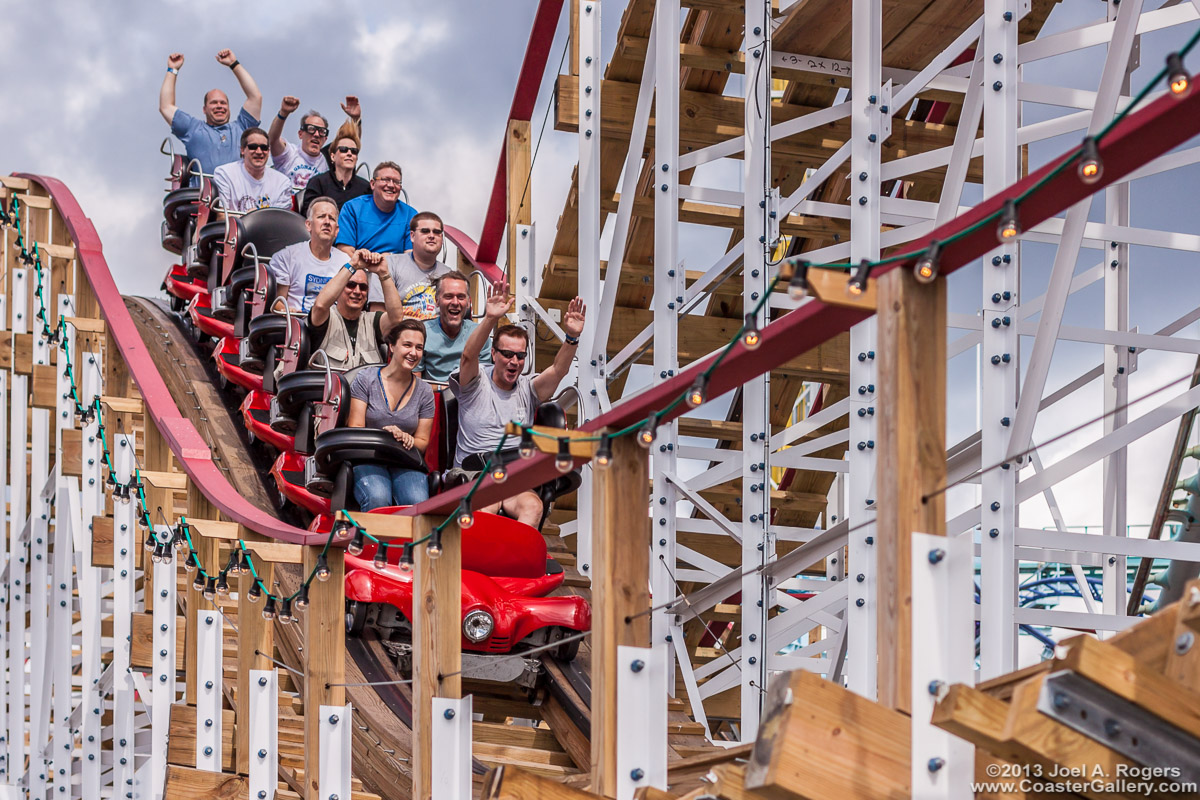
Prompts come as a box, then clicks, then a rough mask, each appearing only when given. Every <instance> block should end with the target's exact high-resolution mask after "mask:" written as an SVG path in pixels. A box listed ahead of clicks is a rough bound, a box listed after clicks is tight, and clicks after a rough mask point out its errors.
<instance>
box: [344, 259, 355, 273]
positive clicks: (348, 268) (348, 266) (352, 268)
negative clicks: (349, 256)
mask: <svg viewBox="0 0 1200 800" xmlns="http://www.w3.org/2000/svg"><path fill="white" fill-rule="evenodd" d="M344 266H345V269H346V271H347V272H349V273H350V274H351V275H353V274H354V273H356V272H358V269H357V268H355V267H352V266H350V262H346V264H345V265H344Z"/></svg>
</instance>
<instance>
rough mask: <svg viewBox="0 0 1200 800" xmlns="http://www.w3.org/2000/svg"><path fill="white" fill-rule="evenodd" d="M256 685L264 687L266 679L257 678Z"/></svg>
mask: <svg viewBox="0 0 1200 800" xmlns="http://www.w3.org/2000/svg"><path fill="white" fill-rule="evenodd" d="M163 627H164V628H165V627H166V626H165V625H164V626H163ZM258 685H259V686H266V685H267V679H266V678H259V679H258Z"/></svg>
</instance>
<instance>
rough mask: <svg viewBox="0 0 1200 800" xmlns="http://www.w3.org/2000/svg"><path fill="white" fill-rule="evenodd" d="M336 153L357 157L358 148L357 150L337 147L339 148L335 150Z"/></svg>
mask: <svg viewBox="0 0 1200 800" xmlns="http://www.w3.org/2000/svg"><path fill="white" fill-rule="evenodd" d="M337 151H338V152H339V153H349V154H351V155H354V156H356V155H358V148H357V147H339V148H338V149H337Z"/></svg>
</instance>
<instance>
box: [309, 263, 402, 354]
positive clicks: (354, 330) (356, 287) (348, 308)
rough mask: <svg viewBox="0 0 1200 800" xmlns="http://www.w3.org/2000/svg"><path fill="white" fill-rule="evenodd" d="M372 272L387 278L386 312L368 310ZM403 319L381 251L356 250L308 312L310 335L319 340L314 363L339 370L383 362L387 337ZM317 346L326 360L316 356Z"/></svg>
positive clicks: (314, 339)
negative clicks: (382, 346) (381, 347)
mask: <svg viewBox="0 0 1200 800" xmlns="http://www.w3.org/2000/svg"><path fill="white" fill-rule="evenodd" d="M368 273H370V274H375V275H378V276H379V278H380V280H381V281H382V282H383V298H384V302H385V303H386V304H387V311H386V312H383V311H365V310H364V309H365V308H366V305H367V275H368ZM401 319H403V312H402V311H401V309H400V295H399V294H398V293H397V292H396V287H395V286H393V285H392V276H391V275H390V274H389V273H388V269H387V261H386V260H385V259H384V258H383V256H382V255H380V254H378V253H372V252H370V251H367V250H355V251H354V252H353V253H351V254H350V263H348V264H347V265H346V266H345V267H344V268H342V269H340V270H338V271H337V274H336V275H334V276H333V277H332V278H330V279H329V282H328V283H326V284H325V287H324V288H323V289H321V292H320V294H318V295H317V299H316V300H314V301H313V304H312V308H311V309H310V310H309V312H308V334H309V340H310V341H312V342H315V343H316V345H315V346H314V347H313V358H312V359H310V363H311V365H312V366H313V367H314V368H315V367H323V366H324V365H325V364H326V363H328V364H329V366H330V367H332V368H333V369H339V370H347V369H353V368H354V367H360V366H362V365H363V364H380V363H382V362H383V355H382V353H381V351H380V344H381V343H382V342H383V337H384V336H386V335H387V332H388V331H390V330H391V329H392V328H393V327H394V326H395V325H397V324H399V322H400V320H401ZM318 350H320V351H323V352H324V353H325V360H324V361H322V360H321V359H320V358H319V357H317V356H316V353H317V351H318Z"/></svg>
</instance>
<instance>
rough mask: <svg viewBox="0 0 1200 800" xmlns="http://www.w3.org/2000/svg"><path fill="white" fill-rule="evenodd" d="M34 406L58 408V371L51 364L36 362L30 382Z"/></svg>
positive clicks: (31, 403) (32, 404)
mask: <svg viewBox="0 0 1200 800" xmlns="http://www.w3.org/2000/svg"><path fill="white" fill-rule="evenodd" d="M30 388H31V395H32V397H31V402H30V405H31V406H32V407H33V408H48V409H50V410H51V411H53V410H54V409H56V408H58V373H57V372H56V368H55V367H52V366H50V365H49V364H35V365H34V367H33V380H32V381H31V382H30Z"/></svg>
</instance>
